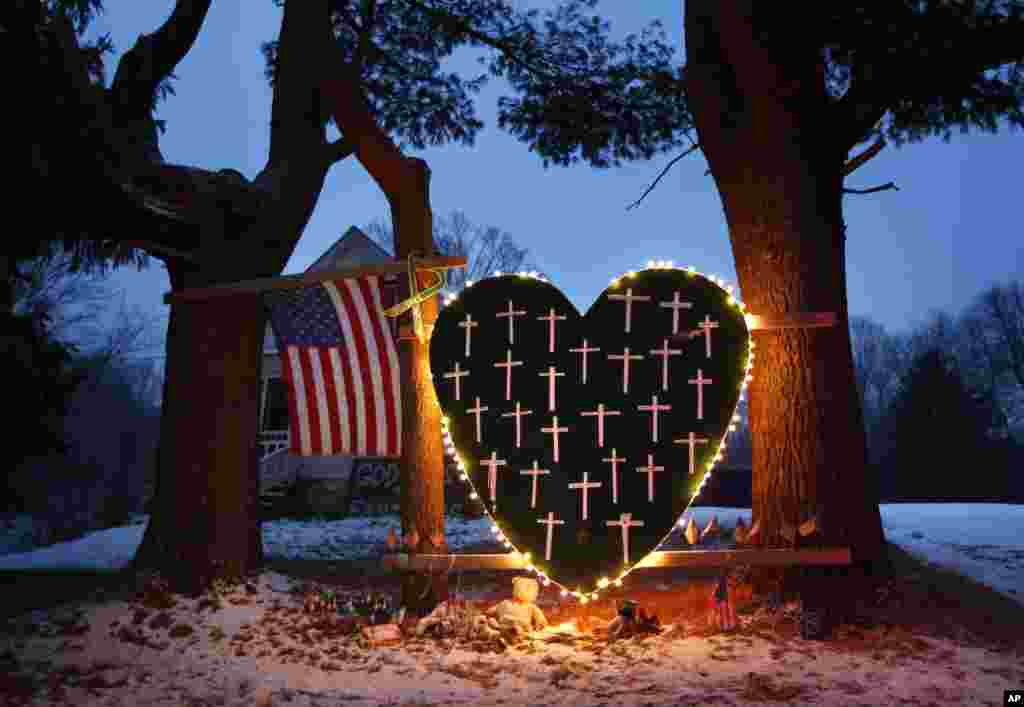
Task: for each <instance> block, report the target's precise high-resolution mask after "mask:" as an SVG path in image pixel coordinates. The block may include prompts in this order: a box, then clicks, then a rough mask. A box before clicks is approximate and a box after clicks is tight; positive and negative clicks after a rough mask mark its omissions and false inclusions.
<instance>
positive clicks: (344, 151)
mask: <svg viewBox="0 0 1024 707" xmlns="http://www.w3.org/2000/svg"><path fill="white" fill-rule="evenodd" d="M355 151H356V148H355V147H354V146H353V145H352V143H350V142H349V141H348V140H346V139H345V138H340V139H338V140H335V141H334V142H331V143H328V145H327V148H326V149H325V150H324V153H325V154H326V156H327V164H328V165H334V164H337V163H339V162H341V161H342V160H344V159H347V158H349V157H351V156H352V155H354V154H355Z"/></svg>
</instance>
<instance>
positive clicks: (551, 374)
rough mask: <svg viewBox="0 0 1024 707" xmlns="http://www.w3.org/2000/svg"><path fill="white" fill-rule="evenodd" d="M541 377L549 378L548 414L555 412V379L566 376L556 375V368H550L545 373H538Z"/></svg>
mask: <svg viewBox="0 0 1024 707" xmlns="http://www.w3.org/2000/svg"><path fill="white" fill-rule="evenodd" d="M537 375H539V376H541V377H545V376H546V377H547V379H548V412H554V411H555V378H557V377H558V376H564V375H565V374H564V373H556V372H555V367H554V366H548V370H547V371H546V372H544V373H538V374H537Z"/></svg>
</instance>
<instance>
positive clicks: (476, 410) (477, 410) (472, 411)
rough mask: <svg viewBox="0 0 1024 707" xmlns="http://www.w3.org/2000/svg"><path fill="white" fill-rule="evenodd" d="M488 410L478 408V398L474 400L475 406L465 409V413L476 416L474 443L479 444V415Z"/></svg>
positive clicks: (487, 408)
mask: <svg viewBox="0 0 1024 707" xmlns="http://www.w3.org/2000/svg"><path fill="white" fill-rule="evenodd" d="M487 410H490V408H489V407H486V408H482V407H480V396H477V398H476V405H475V406H474V407H471V408H466V412H468V413H470V414H472V415H475V416H476V442H477V444H479V443H480V413H482V412H486V411H487Z"/></svg>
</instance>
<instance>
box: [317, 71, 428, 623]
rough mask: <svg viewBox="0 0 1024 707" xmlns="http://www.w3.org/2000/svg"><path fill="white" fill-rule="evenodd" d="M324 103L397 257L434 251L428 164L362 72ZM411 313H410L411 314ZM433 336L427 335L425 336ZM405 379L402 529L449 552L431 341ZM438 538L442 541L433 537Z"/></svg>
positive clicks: (412, 355)
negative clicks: (389, 122)
mask: <svg viewBox="0 0 1024 707" xmlns="http://www.w3.org/2000/svg"><path fill="white" fill-rule="evenodd" d="M324 100H325V102H326V104H327V107H328V109H329V111H330V113H331V115H333V116H334V119H335V122H336V123H337V124H338V127H339V128H340V129H341V132H342V133H343V134H344V136H345V141H346V142H348V143H349V144H350V145H351V146H352V148H353V149H354V150H355V154H356V158H357V159H358V160H359V162H360V164H362V165H363V167H365V168H366V171H367V172H369V173H370V176H371V177H373V180H374V181H375V182H377V185H378V186H379V187H380V188H381V191H383V192H384V194H385V195H386V196H387V198H388V204H389V205H390V207H391V222H392V232H393V233H394V234H395V254H396V256H397V257H398V258H400V259H401V258H406V257H408V255H409V254H410V253H413V252H418V253H419V254H421V255H432V254H434V241H433V224H432V220H433V217H432V214H431V209H430V169H429V168H428V167H427V163H426V162H424V161H423V160H421V159H417V158H408V157H405V156H404V155H403V154H402V152H401V150H399V149H398V146H397V145H395V143H394V141H393V140H392V139H391V138H390V136H389V135H388V134H387V133H386V132H384V130H383V129H382V128H381V127H380V126H379V125H378V124H377V121H376V118H375V117H374V115H373V113H372V111H371V110H370V106H369V104H368V103H367V101H366V96H365V95H364V93H363V90H362V86H361V84H360V83H359V77H358V74H357V73H356V71H355V70H354V69H353V67H351V66H346V65H345V64H344V62H343V60H341V59H339V70H338V71H337V72H336V73H335V72H332V75H331V77H330V78H329V79H328V80H327V81H325V82H324ZM422 313H423V316H424V324H425V325H426V326H427V328H428V332H429V331H430V330H431V329H432V327H433V321H434V319H435V318H436V316H437V297H436V296H435V297H432V298H431V299H430V301H428V302H425V303H423V305H422ZM406 317H408V315H406ZM427 340H428V341H429V337H428V339H427ZM399 361H400V366H401V380H402V464H401V471H400V473H401V477H400V478H401V487H402V490H401V493H402V503H401V508H402V531H403V534H405V533H411V532H412V531H413V530H415V531H416V535H417V537H418V542H417V543H416V547H415V548H414V549H413V550H414V551H416V552H431V551H432V552H443V551H445V550H446V547H447V546H446V544H445V542H444V452H443V449H442V445H441V411H440V408H439V407H438V404H437V396H436V394H435V392H434V385H433V381H432V380H431V375H430V346H429V344H427V343H422V344H421V343H420V342H419V341H417V340H415V339H413V340H405V341H402V342H401V345H400V351H399ZM435 540H436V541H437V542H435ZM447 596H448V576H447V574H441V575H440V576H436V577H433V576H428V575H416V574H411V573H410V574H407V575H405V576H404V577H403V580H402V602H403V604H404V605H405V606H406V607H407V608H408V609H409V610H410V611H416V612H419V613H422V612H426V611H430V610H431V609H432V608H433V607H434V606H436V605H437V603H439V602H441V601H444V600H445V599H446V598H447Z"/></svg>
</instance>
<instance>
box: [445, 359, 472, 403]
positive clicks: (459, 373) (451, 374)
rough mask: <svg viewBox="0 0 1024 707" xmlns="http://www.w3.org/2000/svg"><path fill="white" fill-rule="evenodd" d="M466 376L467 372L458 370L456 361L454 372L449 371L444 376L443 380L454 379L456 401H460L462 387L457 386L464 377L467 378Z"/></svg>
mask: <svg viewBox="0 0 1024 707" xmlns="http://www.w3.org/2000/svg"><path fill="white" fill-rule="evenodd" d="M468 375H469V371H463V370H460V369H459V362H458V361H456V362H455V370H454V371H449V372H448V373H445V374H444V377H445V378H454V379H455V399H456V400H462V387H461V386H460V385H459V384H460V383H461V382H462V379H463V378H464V377H465V376H468Z"/></svg>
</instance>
